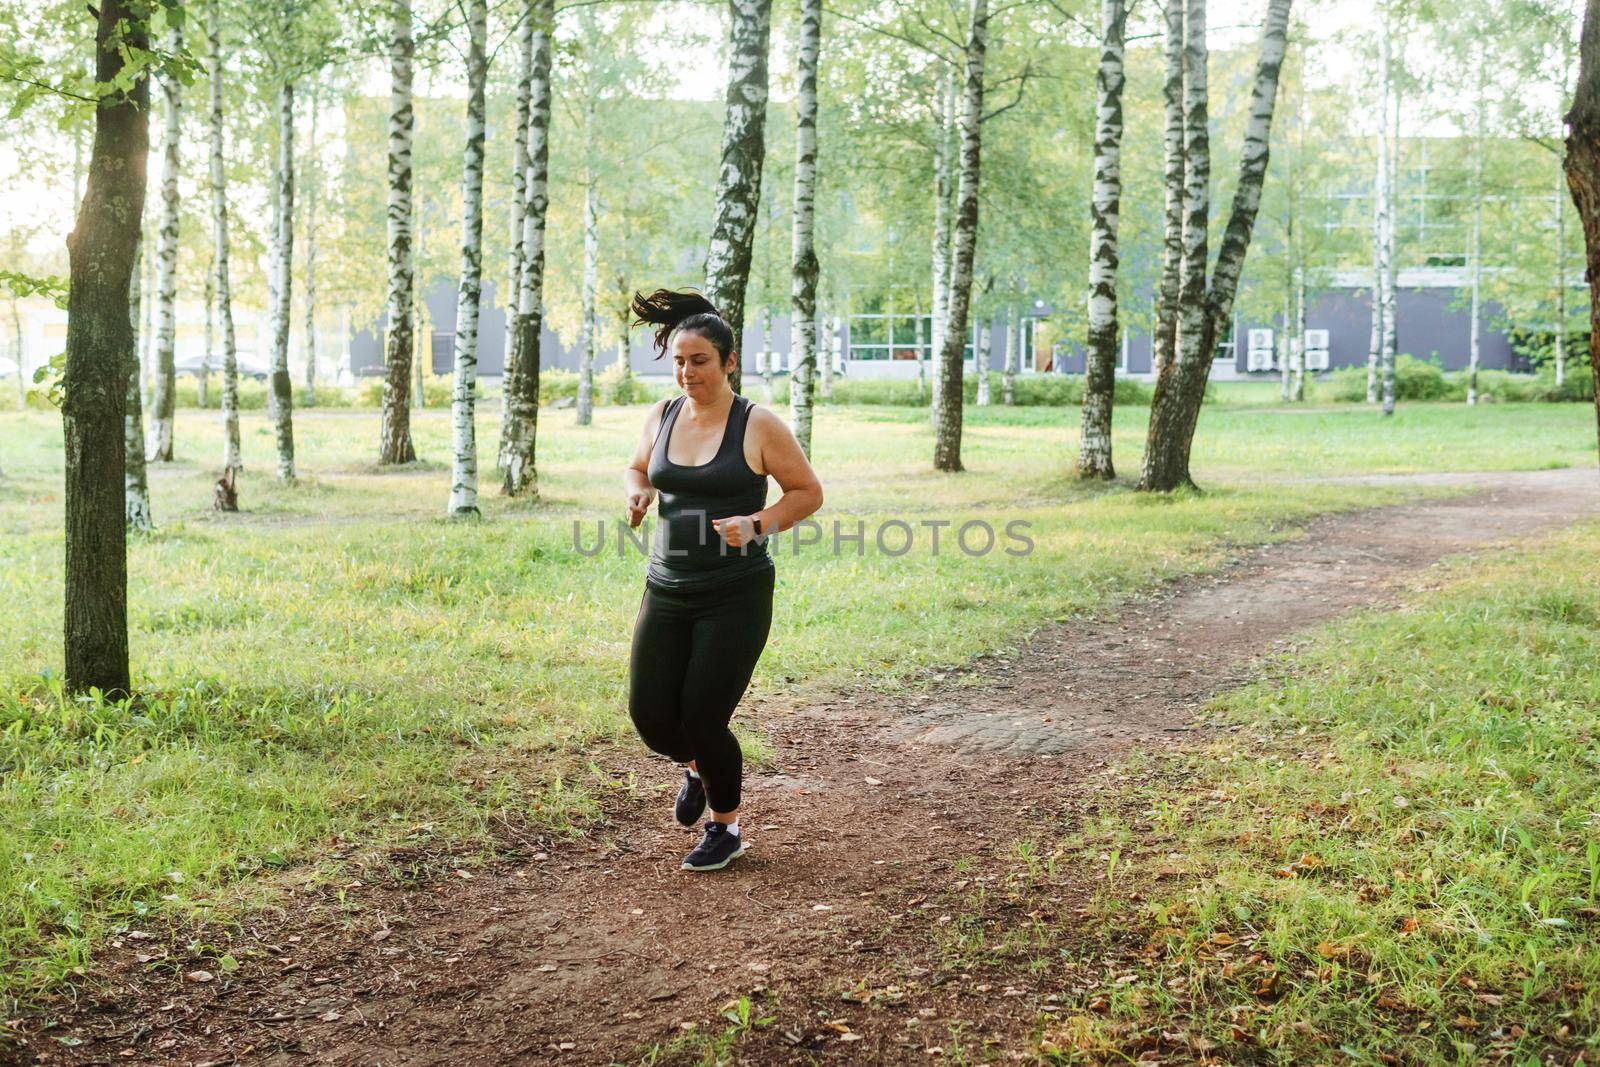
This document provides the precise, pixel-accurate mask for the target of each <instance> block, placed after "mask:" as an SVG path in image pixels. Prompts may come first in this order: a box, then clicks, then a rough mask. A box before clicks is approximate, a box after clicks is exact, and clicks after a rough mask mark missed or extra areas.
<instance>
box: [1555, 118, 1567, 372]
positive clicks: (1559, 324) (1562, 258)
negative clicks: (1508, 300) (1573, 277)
mask: <svg viewBox="0 0 1600 1067" xmlns="http://www.w3.org/2000/svg"><path fill="white" fill-rule="evenodd" d="M1562 99H1565V97H1564V96H1563V97H1562ZM1556 178H1557V180H1558V181H1559V183H1560V184H1559V185H1558V186H1557V188H1556V388H1557V389H1560V388H1561V387H1562V386H1564V385H1566V383H1567V212H1566V206H1567V195H1568V194H1567V175H1566V172H1565V171H1564V170H1560V169H1558V170H1557V171H1556Z"/></svg>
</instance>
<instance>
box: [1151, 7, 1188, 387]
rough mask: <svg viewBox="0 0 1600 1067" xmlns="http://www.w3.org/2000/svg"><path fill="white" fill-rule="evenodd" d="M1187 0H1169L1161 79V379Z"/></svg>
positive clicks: (1169, 350) (1174, 277) (1171, 299)
mask: <svg viewBox="0 0 1600 1067" xmlns="http://www.w3.org/2000/svg"><path fill="white" fill-rule="evenodd" d="M1186 2H1187V0H1167V6H1166V12H1165V19H1164V21H1165V24H1166V37H1165V42H1166V49H1165V58H1166V71H1165V76H1164V77H1163V78H1162V82H1161V98H1162V105H1163V109H1164V111H1163V113H1164V115H1165V117H1166V129H1165V133H1164V136H1163V139H1162V179H1163V180H1162V183H1161V193H1162V205H1163V209H1164V211H1163V215H1162V218H1163V222H1164V225H1163V229H1162V242H1161V284H1160V289H1159V290H1158V294H1157V298H1156V328H1155V336H1154V338H1152V340H1153V346H1152V349H1151V368H1152V369H1153V370H1154V371H1155V374H1156V377H1157V378H1158V379H1159V378H1160V377H1161V374H1162V372H1163V371H1164V370H1165V368H1166V366H1167V364H1168V363H1170V362H1172V355H1173V349H1174V347H1175V346H1176V344H1177V339H1178V279H1179V271H1180V270H1181V268H1182V266H1183V196H1184V152H1183V146H1184V140H1183V138H1184V128H1185V127H1184V115H1183V103H1184V97H1183V84H1184V80H1183V60H1184V5H1185V3H1186Z"/></svg>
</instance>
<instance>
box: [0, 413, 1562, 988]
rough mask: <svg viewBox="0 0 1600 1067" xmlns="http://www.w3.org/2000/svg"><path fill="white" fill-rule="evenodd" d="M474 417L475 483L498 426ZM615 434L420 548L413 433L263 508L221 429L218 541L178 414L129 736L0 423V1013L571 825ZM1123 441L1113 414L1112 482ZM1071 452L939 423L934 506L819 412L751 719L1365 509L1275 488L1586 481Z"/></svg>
mask: <svg viewBox="0 0 1600 1067" xmlns="http://www.w3.org/2000/svg"><path fill="white" fill-rule="evenodd" d="M757 398H758V399H759V393H757ZM485 409H486V413H485V417H484V418H483V420H482V423H481V426H480V435H479V440H480V442H482V447H483V453H484V455H486V456H492V455H493V449H494V443H495V433H496V425H497V417H496V416H497V414H498V410H497V405H493V404H489V405H485ZM488 409H493V411H490V410H488ZM644 413H645V409H644V408H642V407H634V408H601V409H598V410H597V412H596V424H595V425H594V426H593V427H590V428H587V429H583V430H580V429H578V428H576V427H575V426H574V425H573V417H572V413H571V412H570V411H549V410H547V411H545V412H544V413H543V416H542V418H541V427H540V429H541V434H540V463H541V467H540V489H541V494H542V497H541V500H540V501H539V502H538V503H527V502H520V501H519V502H508V501H505V500H503V499H501V498H500V497H498V496H497V495H496V494H495V493H494V492H493V486H492V484H491V485H489V486H486V492H485V496H484V498H483V501H482V503H483V506H484V511H485V521H484V522H482V523H481V524H478V523H474V524H451V523H449V522H447V521H446V520H445V519H443V517H442V516H443V512H444V506H445V500H446V497H447V494H448V479H449V473H448V450H447V446H448V438H449V423H448V418H447V416H446V413H445V412H443V411H439V410H436V409H435V410H429V411H426V412H422V413H419V414H418V416H417V420H416V424H415V436H416V440H417V446H418V452H419V454H420V455H422V456H423V457H424V461H423V462H422V463H419V464H417V465H416V466H415V467H413V468H409V469H405V470H397V471H388V472H379V471H378V470H376V469H375V468H374V467H373V466H372V462H373V459H374V457H375V453H376V443H377V435H378V414H377V412H375V411H370V410H357V411H350V410H343V411H332V410H329V411H325V412H322V411H315V410H313V411H306V412H300V413H297V417H296V435H297V452H298V456H299V465H300V473H301V479H302V480H301V482H300V483H299V484H297V485H295V486H281V485H279V484H277V483H276V481H275V480H274V479H273V478H272V476H271V471H272V469H273V466H274V463H273V444H272V436H271V431H270V428H269V427H268V425H267V423H266V421H265V419H264V418H263V417H262V415H261V414H260V413H258V412H257V413H247V414H246V417H245V419H244V426H243V429H244V456H245V463H246V473H245V475H244V476H243V478H242V479H241V486H240V503H241V507H242V508H243V509H244V510H243V512H242V513H241V514H238V515H227V516H223V515H217V514H214V513H212V512H211V511H209V510H208V509H209V503H210V498H211V482H212V479H213V478H214V477H215V471H214V464H215V463H216V461H217V458H218V457H219V456H220V454H221V444H220V435H219V432H218V426H217V423H216V416H215V413H211V412H198V411H182V412H180V413H179V419H178V432H177V438H178V453H179V456H180V459H179V461H178V462H177V463H174V464H171V465H167V466H165V467H162V468H159V469H153V470H152V472H151V480H152V492H153V497H154V510H155V516H156V520H157V522H158V523H159V524H160V529H159V531H158V532H157V533H156V534H154V535H153V536H150V537H148V538H144V539H140V540H138V541H137V542H136V543H135V544H134V545H133V546H132V550H131V562H130V566H131V579H130V581H131V590H130V600H131V626H132V634H131V640H132V651H133V666H134V674H135V679H136V683H137V684H138V686H139V688H140V689H141V690H142V692H143V693H144V697H143V699H142V700H140V701H139V702H138V703H137V704H136V705H135V706H133V707H131V708H129V707H121V708H119V707H106V706H104V705H97V704H95V703H93V702H90V701H70V700H65V699H63V698H62V696H61V694H60V691H59V682H58V679H57V676H56V672H58V671H59V669H60V654H61V653H60V644H61V633H60V631H61V603H60V601H61V573H60V571H61V555H62V546H61V526H62V522H61V513H60V509H61V439H60V423H59V416H58V415H56V414H55V413H53V412H51V413H45V412H24V413H20V414H19V413H4V414H0V470H4V472H5V475H6V479H5V480H3V481H0V629H3V632H4V633H5V634H6V637H7V639H6V640H5V641H4V642H3V643H0V995H6V996H12V997H23V998H26V997H27V996H29V995H30V994H32V993H34V992H37V991H38V990H40V989H42V988H46V987H48V986H50V985H51V984H53V983H57V982H59V981H61V980H63V979H68V980H70V978H71V976H72V974H73V973H74V970H75V969H76V968H81V967H83V966H84V965H85V963H86V961H87V958H88V954H89V952H90V950H91V949H92V947H93V945H94V944H95V943H96V941H97V940H99V939H101V938H103V937H104V936H105V935H106V934H107V933H109V932H111V931H114V930H116V929H119V928H123V927H126V926H127V924H129V923H132V922H136V921H137V922H140V923H149V922H152V921H157V920H158V918H159V917H160V916H164V915H165V916H174V917H181V916H183V915H185V914H186V913H188V912H190V911H191V910H192V909H209V910H210V911H211V912H212V913H224V914H226V913H230V912H232V911H234V910H235V909H238V908H241V907H248V906H250V905H252V904H254V903H258V902H259V901H260V900H261V899H262V897H263V895H264V894H266V893H268V892H269V891H270V890H269V889H268V888H267V887H268V886H269V885H270V884H271V880H270V879H267V878H264V877H262V875H264V874H268V873H270V872H273V871H275V870H279V869H281V868H295V869H296V870H295V875H296V877H297V878H299V879H301V880H307V879H313V878H322V877H331V876H333V875H334V874H335V873H336V872H337V867H338V863H337V860H335V859H332V858H330V853H332V852H334V851H337V850H338V849H336V848H335V847H334V846H335V845H337V844H338V843H340V842H354V843H358V844H360V845H363V846H368V847H379V848H381V847H382V846H384V845H385V844H387V843H390V842H395V841H416V840H418V839H420V838H426V837H430V836H440V837H447V838H449V839H451V840H455V841H465V842H468V843H472V842H477V843H479V844H481V845H483V846H484V847H487V845H488V842H489V840H490V838H491V836H492V833H493V828H494V825H495V824H496V822H497V821H501V820H504V821H508V822H511V823H516V824H524V825H525V824H530V823H531V824H534V825H542V826H544V827H546V828H548V829H549V830H550V831H552V832H567V831H578V830H581V829H582V828H583V827H584V826H585V825H588V824H589V823H590V822H591V821H592V820H593V818H594V817H595V815H594V812H595V807H594V802H593V796H592V794H591V792H590V783H591V781H592V778H591V775H590V772H589V769H588V768H589V762H590V760H591V759H593V758H595V757H596V751H595V747H594V746H595V745H596V744H597V743H600V742H603V741H604V740H605V739H607V738H611V737H614V736H616V735H618V734H619V733H622V732H625V731H626V730H627V727H628V723H627V716H626V711H625V707H624V703H625V696H626V693H625V677H626V657H627V652H628V643H629V639H630V634H631V624H632V621H633V617H634V614H635V613H636V611H637V607H638V598H639V595H640V593H641V591H642V581H643V568H644V560H643V558H642V557H641V556H639V555H636V554H633V553H632V552H631V551H630V552H629V553H627V554H619V553H618V552H617V551H616V541H615V532H616V527H615V519H616V518H617V516H618V515H619V514H620V508H619V504H618V498H619V486H620V471H621V466H622V463H623V462H624V461H625V459H626V457H627V455H628V454H629V452H630V450H631V445H632V442H633V440H634V438H635V436H636V435H637V433H638V430H639V426H640V424H641V422H642V420H643V417H644ZM1145 414H1146V413H1145V412H1144V411H1142V410H1138V409H1135V410H1129V411H1122V412H1119V414H1118V422H1117V434H1118V436H1117V447H1118V449H1119V457H1120V462H1121V465H1122V469H1123V471H1124V473H1125V474H1132V473H1134V471H1135V469H1136V463H1137V453H1138V448H1139V445H1140V443H1141V439H1142V427H1143V422H1144V418H1145ZM1077 421H1078V414H1077V412H1076V411H1075V410H1065V411H1063V410H1059V409H1057V410H1049V409H1040V408H1035V409H1013V410H1003V409H999V408H990V409H983V410H973V411H971V412H970V413H969V417H968V423H967V437H966V444H965V459H966V464H967V467H968V470H967V472H966V473H965V474H962V475H957V476H948V475H939V474H936V473H934V472H933V471H932V470H931V469H930V464H929V459H930V457H931V452H932V434H931V430H930V429H929V428H928V426H927V424H926V419H925V418H924V417H921V416H920V414H919V413H916V412H908V411H906V410H904V409H893V408H850V409H842V408H836V409H825V410H823V411H822V412H821V413H820V414H819V417H818V420H817V430H816V439H817V448H816V455H815V457H814V462H815V465H816V467H817V469H818V471H819V474H820V475H821V477H822V479H823V482H824V485H825V487H826V490H827V496H828V501H827V505H826V508H825V510H824V512H823V513H822V515H820V516H819V518H821V519H822V520H823V521H824V522H825V523H831V522H832V521H833V520H834V519H835V518H837V519H839V520H841V522H844V523H846V525H845V532H846V533H853V532H854V530H855V523H856V521H857V520H860V521H862V522H864V523H866V524H867V526H866V528H867V531H868V535H867V546H866V550H865V553H864V555H862V556H857V555H855V554H853V549H851V548H847V549H846V551H845V554H843V555H840V556H834V555H832V554H830V553H829V552H827V551H826V550H825V549H826V546H825V545H824V546H813V547H811V548H808V549H801V550H799V551H798V552H796V551H795V550H794V549H793V547H792V546H793V541H792V538H788V535H785V537H786V539H787V543H785V544H783V545H781V546H780V548H779V559H778V571H779V589H778V618H777V619H776V620H775V623H774V628H773V634H772V638H771V642H770V644H769V646H768V648H767V651H766V653H765V655H764V657H763V659H762V662H761V665H760V667H759V669H758V671H757V674H756V678H755V682H754V685H753V691H754V692H755V693H757V694H767V695H772V694H775V693H780V692H781V693H783V694H785V695H799V694H803V693H805V692H807V691H811V690H814V689H816V688H818V687H821V686H825V685H839V684H871V685H896V684H901V683H903V682H904V681H906V680H907V679H909V678H910V677H912V676H913V675H915V674H916V673H917V672H918V671H920V670H922V669H924V668H926V667H929V666H933V665H939V664H950V663H955V662H959V661H962V660H965V659H967V658H969V657H971V656H973V655H975V654H977V653H980V652H983V651H986V650H990V649H994V648H998V647H1003V646H1006V645H1016V644H1019V643H1022V642H1025V641H1026V640H1027V639H1028V637H1029V635H1030V633H1031V632H1032V631H1033V630H1034V629H1036V628H1037V627H1038V626H1040V625H1041V624H1043V623H1046V622H1048V621H1050V620H1051V619H1055V618H1060V617H1063V616H1065V615H1067V614H1069V613H1072V612H1076V611H1082V610H1087V609H1093V608H1095V607H1097V606H1101V605H1104V604H1105V603H1107V602H1108V601H1109V600H1112V599H1114V598H1116V597H1118V596H1121V595H1123V594H1125V593H1126V592H1128V591H1130V590H1133V589H1136V588H1139V587H1141V586H1145V585H1148V584H1149V583H1151V582H1152V581H1155V580H1157V579H1159V578H1161V577H1164V576H1167V575H1171V574H1175V573H1180V572H1188V571H1194V570H1199V569H1203V568H1207V567H1210V566H1213V565H1215V564H1216V563H1217V562H1218V561H1219V560H1220V559H1221V558H1222V557H1223V556H1224V554H1225V552H1226V545H1227V544H1228V543H1229V542H1246V541H1259V540H1263V539H1267V538H1270V537H1273V536H1279V535H1280V534H1279V533H1278V532H1276V531H1278V529H1279V524H1281V523H1283V522H1284V521H1286V520H1293V519H1297V518H1301V517H1304V516H1307V515H1309V514H1313V513H1316V512H1319V511H1325V510H1329V509H1334V508H1344V507H1351V506H1357V505H1361V504H1365V503H1375V502H1382V501H1386V500H1390V499H1395V498H1396V497H1397V495H1398V494H1399V493H1400V492H1401V491H1400V490H1399V489H1388V488H1384V489H1378V488H1373V487H1370V486H1360V485H1354V484H1343V485H1338V484H1317V483H1315V482H1312V481H1310V480H1307V479H1306V478H1303V477H1300V476H1305V475H1311V474H1316V475H1326V474H1359V473H1367V472H1373V471H1386V470H1419V469H1438V468H1441V467H1448V468H1451V469H1482V468H1506V467H1543V466H1551V465H1567V464H1578V463H1592V462H1593V455H1594V445H1593V439H1592V433H1593V431H1592V422H1591V421H1590V415H1589V414H1588V412H1587V411H1585V410H1584V409H1582V408H1581V407H1579V406H1576V405H1573V406H1569V407H1560V406H1553V405H1551V406H1543V407H1538V408H1534V407H1522V408H1519V407H1516V406H1513V405H1501V406H1498V407H1494V408H1483V409H1479V410H1477V411H1468V410H1466V409H1465V408H1459V407H1457V408H1445V407H1427V406H1423V405H1415V406H1411V407H1408V408H1405V409H1402V413H1401V415H1400V416H1398V417H1397V418H1396V419H1394V420H1392V421H1391V422H1389V423H1384V422H1382V421H1380V420H1379V419H1378V417H1377V416H1376V414H1375V413H1373V412H1370V411H1365V410H1361V409H1356V408H1342V409H1316V410H1310V411H1305V412H1301V411H1292V412H1291V411H1282V410H1274V409H1271V408H1264V407H1255V406H1251V407H1233V406H1229V405H1226V404H1219V405H1214V406H1212V407H1208V409H1207V411H1206V413H1205V415H1204V416H1203V418H1202V423H1201V429H1200V435H1199V437H1198V439H1197V443H1196V464H1195V466H1196V473H1197V477H1199V478H1200V479H1201V481H1202V482H1203V484H1205V485H1206V487H1207V489H1208V492H1207V493H1205V494H1203V495H1198V496H1197V495H1192V494H1183V495H1179V496H1176V497H1174V498H1172V499H1147V498H1142V497H1139V496H1136V495H1135V494H1132V493H1130V492H1128V491H1127V490H1126V488H1125V487H1120V488H1116V489H1111V490H1106V489H1102V488H1090V489H1084V488H1080V487H1078V486H1076V485H1074V484H1072V483H1071V481H1070V479H1069V478H1068V477H1067V475H1068V472H1069V471H1070V467H1071V463H1072V459H1073V455H1074V450H1075V447H1076V426H1077ZM1286 475H1289V476H1294V477H1285V476H1286ZM775 495H776V492H775V491H774V498H775ZM890 519H900V520H903V521H905V522H908V523H911V524H913V525H915V524H917V523H920V522H921V521H923V520H951V521H952V522H953V524H954V526H959V525H960V524H961V523H962V522H964V521H967V520H971V519H983V520H985V521H987V522H988V523H990V524H991V526H993V527H994V528H996V529H1001V528H1003V527H1004V526H1005V524H1006V523H1007V522H1009V521H1012V520H1023V521H1026V522H1027V523H1029V524H1031V526H1030V528H1029V529H1028V536H1029V537H1031V539H1032V542H1033V549H1032V551H1031V552H1030V553H1028V554H1026V555H1020V556H1013V555H1007V554H1005V553H1004V552H1003V551H1000V549H999V548H997V549H996V550H995V551H992V552H990V553H988V554H985V555H975V556H969V555H966V554H964V553H962V552H961V551H959V550H957V549H956V548H955V546H954V544H953V543H952V540H951V538H952V535H953V532H954V530H953V527H952V528H951V529H947V530H945V531H944V533H943V540H942V543H941V550H940V552H939V554H938V555H937V556H935V555H933V554H932V553H931V552H930V551H929V549H930V547H931V535H930V534H929V532H928V531H927V530H926V529H925V528H918V529H917V530H916V531H915V541H914V544H915V549H914V550H913V551H911V552H908V553H906V554H905V555H902V556H897V557H896V556H887V555H880V554H878V553H876V552H875V551H874V550H873V548H872V540H873V538H872V532H871V531H873V530H875V529H876V527H877V524H878V523H879V522H882V521H885V520H890ZM600 521H603V522H604V523H606V524H607V538H608V541H607V550H606V551H604V552H602V553H601V554H600V555H598V556H590V555H585V554H584V553H582V552H580V551H578V549H577V548H576V547H575V545H574V535H573V526H574V523H575V522H579V523H582V524H583V527H584V529H585V531H586V533H585V540H586V542H589V543H592V541H593V538H594V530H595V524H596V523H597V522H600ZM1003 544H1004V542H1002V545H1003ZM885 608H891V609H892V610H885ZM752 740H753V741H754V742H755V743H756V745H757V749H758V751H759V737H753V738H752ZM0 1003H4V1001H0Z"/></svg>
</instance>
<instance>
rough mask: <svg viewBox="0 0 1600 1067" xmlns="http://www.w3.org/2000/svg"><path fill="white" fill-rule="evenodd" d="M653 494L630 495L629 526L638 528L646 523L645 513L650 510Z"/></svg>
mask: <svg viewBox="0 0 1600 1067" xmlns="http://www.w3.org/2000/svg"><path fill="white" fill-rule="evenodd" d="M652 496H653V494H651V493H629V494H628V525H629V526H638V525H639V524H640V523H641V522H643V521H644V513H645V512H647V511H649V510H650V500H651V497H652Z"/></svg>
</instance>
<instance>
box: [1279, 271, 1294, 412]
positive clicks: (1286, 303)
mask: <svg viewBox="0 0 1600 1067" xmlns="http://www.w3.org/2000/svg"><path fill="white" fill-rule="evenodd" d="M1290 271H1291V274H1292V272H1293V268H1292V267H1291V268H1290ZM1293 304H1294V282H1293V280H1292V278H1285V279H1284V286H1283V329H1281V330H1279V331H1278V377H1279V379H1280V382H1279V399H1280V400H1282V401H1283V402H1284V403H1285V404H1287V403H1288V402H1289V362H1290V359H1291V358H1292V356H1293V353H1292V351H1291V350H1290V348H1289V330H1290V325H1289V324H1290V323H1291V322H1292V321H1293V319H1294V307H1293Z"/></svg>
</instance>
